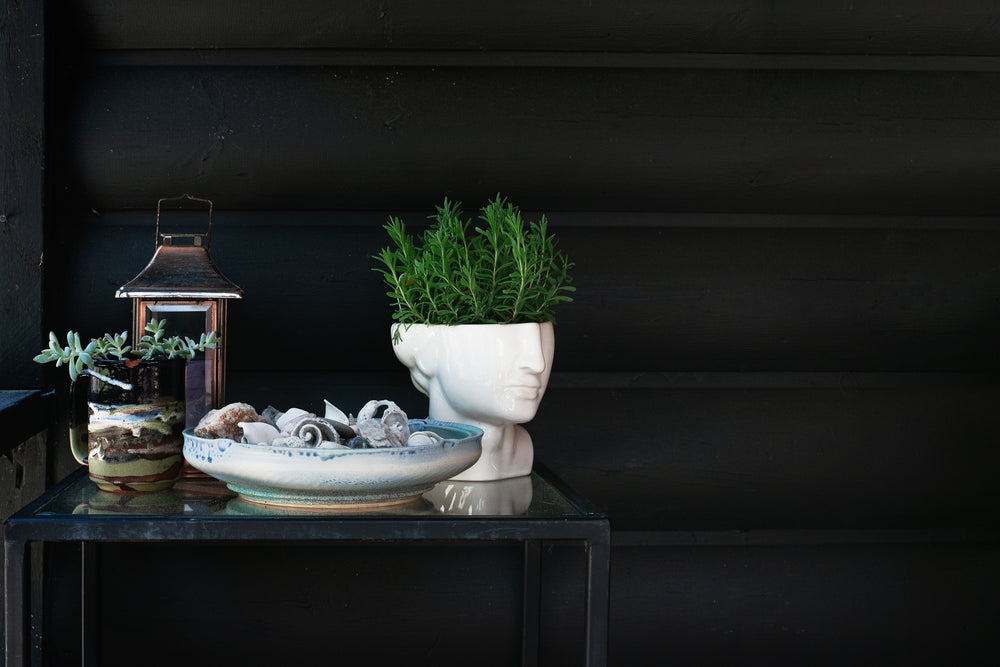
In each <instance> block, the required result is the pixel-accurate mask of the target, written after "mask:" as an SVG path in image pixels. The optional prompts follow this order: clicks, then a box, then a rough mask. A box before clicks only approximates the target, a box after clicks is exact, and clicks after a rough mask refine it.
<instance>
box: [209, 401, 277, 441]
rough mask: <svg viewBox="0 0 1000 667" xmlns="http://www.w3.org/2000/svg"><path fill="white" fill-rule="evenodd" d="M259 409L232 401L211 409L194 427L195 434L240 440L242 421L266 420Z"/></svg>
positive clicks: (241, 436)
mask: <svg viewBox="0 0 1000 667" xmlns="http://www.w3.org/2000/svg"><path fill="white" fill-rule="evenodd" d="M266 421H267V420H266V419H264V418H263V417H261V416H260V415H259V414H257V410H255V409H254V407H253V406H252V405H249V404H247V403H230V404H229V405H227V406H225V407H222V408H218V409H217V410H210V411H209V412H208V414H206V415H205V416H204V417H202V418H201V421H199V422H198V425H197V426H195V427H194V434H195V435H197V436H198V437H201V438H229V439H230V440H235V441H236V442H239V441H240V440H241V439H242V438H243V428H242V427H241V426H240V422H266Z"/></svg>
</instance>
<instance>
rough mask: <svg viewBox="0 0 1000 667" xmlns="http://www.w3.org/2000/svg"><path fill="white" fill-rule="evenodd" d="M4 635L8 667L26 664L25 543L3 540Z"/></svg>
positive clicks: (18, 666)
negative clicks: (4, 556)
mask: <svg viewBox="0 0 1000 667" xmlns="http://www.w3.org/2000/svg"><path fill="white" fill-rule="evenodd" d="M3 546H4V552H5V553H6V561H5V564H4V588H3V590H4V595H3V599H4V619H5V623H6V632H5V633H4V637H5V639H6V641H5V644H6V646H5V653H6V657H7V661H6V665H7V667H20V665H23V664H25V652H24V651H25V638H26V637H25V634H26V630H27V628H25V624H24V615H25V596H24V591H25V583H26V572H25V569H24V561H25V555H26V551H27V544H26V543H25V542H23V541H21V540H14V539H9V538H5V539H4V544H3Z"/></svg>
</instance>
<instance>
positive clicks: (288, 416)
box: [274, 408, 316, 433]
mask: <svg viewBox="0 0 1000 667" xmlns="http://www.w3.org/2000/svg"><path fill="white" fill-rule="evenodd" d="M315 416H316V415H315V414H314V413H312V412H307V411H305V410H303V409H302V408H289V409H288V412H285V413H283V414H282V415H281V416H280V417H278V418H277V419H276V420H275V422H274V425H275V426H277V427H278V430H279V431H281V432H282V433H291V432H292V428H294V422H295V421H296V420H298V419H302V418H303V417H315Z"/></svg>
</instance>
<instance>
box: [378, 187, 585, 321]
mask: <svg viewBox="0 0 1000 667" xmlns="http://www.w3.org/2000/svg"><path fill="white" fill-rule="evenodd" d="M430 220H431V224H430V226H429V227H428V228H427V229H426V230H425V231H424V233H423V235H422V236H421V237H419V238H415V237H413V236H411V235H410V234H409V233H408V232H407V230H406V226H405V225H404V223H403V221H402V220H400V219H399V218H396V217H390V219H389V222H388V223H387V224H386V225H385V226H384V229H385V230H386V231H387V232H388V234H389V238H390V239H391V240H392V241H393V242H394V245H395V248H385V249H383V250H382V251H381V253H379V254H378V255H376V256H375V259H377V260H379V261H380V262H381V264H382V265H383V266H379V267H377V268H376V269H375V270H376V271H378V272H379V273H381V274H382V275H383V278H384V279H385V283H386V285H387V286H388V287H389V289H390V291H389V292H387V296H389V297H390V298H392V299H393V302H394V304H395V306H396V309H395V311H394V312H393V315H392V317H393V319H394V320H396V321H398V322H401V323H403V324H412V323H423V324H513V323H519V322H549V321H554V319H555V307H556V305H558V304H559V303H561V302H565V301H572V299H571V298H570V297H569V296H568V295H567V293H568V292H573V291H574V288H573V287H572V286H571V285H570V282H571V277H570V269H572V268H573V263H572V262H570V261H569V259H568V258H567V257H566V255H565V254H564V253H562V252H561V251H560V250H558V249H557V248H556V238H555V236H554V235H551V234H549V233H548V227H547V225H548V223H547V221H546V219H545V216H544V215H543V216H542V217H541V220H540V221H538V222H525V221H524V220H523V219H522V216H521V211H520V209H519V208H518V207H517V206H515V205H513V204H511V203H509V202H508V201H507V200H506V199H503V198H501V197H500V195H497V196H496V198H495V199H493V200H492V201H490V202H488V203H487V204H486V205H485V206H483V207H482V208H481V209H480V216H479V220H480V221H481V222H482V223H483V224H482V225H481V226H473V225H472V222H471V221H470V220H468V219H463V216H462V209H461V203H460V202H450V201H449V200H448V199H447V198H445V200H444V204H443V205H442V206H439V207H437V211H436V213H435V214H433V215H431V216H430Z"/></svg>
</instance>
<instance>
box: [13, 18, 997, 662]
mask: <svg viewBox="0 0 1000 667" xmlns="http://www.w3.org/2000/svg"><path fill="white" fill-rule="evenodd" d="M862 4H864V5H865V6H856V5H862ZM47 10H48V11H47V16H46V19H45V25H44V33H45V40H46V42H45V43H46V54H47V58H48V60H47V78H46V94H47V97H46V116H45V124H44V130H45V143H44V146H45V191H44V192H45V195H44V201H45V215H44V223H43V224H42V225H41V227H42V231H44V257H45V261H44V295H43V297H42V301H41V303H40V304H39V309H40V311H41V312H43V313H44V317H42V320H43V322H42V326H41V330H42V331H47V330H48V329H56V330H57V331H64V330H65V329H67V328H75V329H79V330H81V331H83V332H84V333H85V334H87V335H95V334H99V333H102V332H103V331H105V330H108V329H118V330H122V329H125V328H127V327H128V322H129V308H130V307H129V304H128V303H125V302H122V301H116V300H115V299H114V298H113V295H114V291H115V289H116V288H117V287H118V286H119V285H121V284H123V283H124V282H126V281H127V280H129V279H130V278H131V277H132V276H134V275H135V274H136V273H137V272H138V271H139V270H140V269H141V268H142V267H143V266H144V265H145V263H146V261H148V259H149V257H150V256H151V254H152V251H153V227H152V225H153V218H154V210H155V204H156V201H157V199H159V198H160V197H164V196H175V195H179V194H182V193H190V194H193V195H197V196H202V197H208V198H210V199H212V200H213V201H214V202H215V206H216V216H215V229H214V236H213V248H212V255H213V257H214V259H215V261H216V263H217V264H218V265H219V267H220V268H221V269H222V271H223V272H224V273H225V274H226V275H227V276H228V277H229V278H231V279H232V280H233V281H234V282H236V283H237V284H239V285H240V286H241V287H242V288H243V289H244V291H245V294H246V298H245V299H244V300H243V301H242V302H240V303H237V304H235V305H234V306H233V307H232V308H231V316H232V322H231V331H230V350H231V356H230V394H229V397H230V398H231V399H233V400H246V401H248V402H251V403H254V404H257V405H262V406H263V405H266V404H268V403H273V404H275V405H278V406H281V407H290V406H292V405H300V406H303V407H308V405H312V404H318V403H321V401H322V399H323V398H324V397H326V398H330V399H331V400H333V401H334V402H340V403H341V404H344V405H346V406H350V405H353V404H356V405H358V406H360V405H361V404H362V403H363V402H364V401H365V400H367V398H372V397H375V395H374V394H375V393H377V392H381V393H382V395H380V396H378V397H383V396H384V397H388V398H394V399H396V400H397V401H398V402H399V403H400V404H401V405H403V407H404V408H405V409H406V410H407V411H408V412H410V413H411V414H419V413H420V412H421V411H422V410H426V400H425V399H424V398H423V397H421V396H420V395H419V394H417V393H416V392H415V391H414V390H413V389H412V388H411V387H410V386H409V379H408V377H407V375H406V373H405V370H404V369H402V367H401V366H400V365H399V364H398V362H396V360H395V358H394V356H393V355H392V351H391V347H390V344H389V337H388V327H389V323H390V318H389V307H388V303H387V302H386V299H385V298H384V297H383V289H382V287H381V285H380V283H379V278H378V276H377V274H375V273H374V272H373V271H372V270H371V269H372V267H373V266H374V264H373V263H372V261H371V259H370V257H371V255H372V254H373V253H375V252H377V251H378V249H379V248H380V247H381V246H382V245H384V244H385V243H386V238H385V236H384V233H383V231H382V230H381V225H382V224H383V223H384V222H385V220H386V218H387V217H388V215H390V214H393V215H402V216H404V217H406V219H407V220H408V221H409V222H410V223H411V224H413V225H419V224H420V222H421V221H422V220H423V219H424V217H425V216H426V215H427V214H428V213H429V212H430V211H431V210H432V209H433V207H434V205H436V204H438V203H440V201H441V199H442V198H443V197H444V196H448V197H449V198H452V199H458V200H461V201H463V202H465V203H466V204H467V206H468V207H469V208H474V207H476V206H478V205H479V204H481V203H482V202H483V201H485V199H486V198H488V197H491V196H492V195H494V194H495V193H497V192H501V193H503V194H505V195H507V196H509V197H510V198H511V199H512V200H513V201H515V202H517V203H519V204H520V205H521V206H522V207H523V208H524V209H526V210H528V211H531V212H536V213H545V214H546V215H547V217H548V218H549V220H550V224H551V227H552V229H553V230H554V231H555V232H556V233H558V234H559V236H560V244H561V246H562V247H563V248H564V249H565V250H566V251H567V252H568V253H569V254H570V255H571V257H572V259H573V260H574V261H575V262H576V267H577V268H576V272H575V285H576V287H577V290H578V291H577V293H576V299H575V301H574V303H572V304H569V305H567V306H566V307H564V308H563V309H562V311H560V313H559V319H558V323H557V346H556V349H557V354H556V367H555V372H554V374H553V378H552V384H551V388H550V390H549V392H548V394H547V395H546V398H545V400H544V402H543V404H542V408H541V410H540V412H539V415H538V417H537V418H536V420H535V421H534V422H533V423H532V425H531V426H530V430H531V431H532V433H533V434H534V436H535V439H536V455H537V456H538V457H539V458H540V459H541V460H544V461H545V462H546V463H547V464H548V465H549V466H550V467H552V468H553V469H554V470H555V471H556V472H557V473H559V474H560V475H561V476H563V477H564V478H565V479H566V480H567V481H568V482H569V483H571V484H572V485H573V486H575V487H576V488H578V489H579V490H580V491H581V492H582V493H583V494H584V495H586V496H588V497H589V498H590V499H591V500H593V501H594V502H595V503H596V504H597V505H599V506H600V507H602V508H603V509H605V510H606V511H607V512H608V513H609V515H610V517H611V521H612V527H613V531H614V540H615V548H614V550H613V556H612V596H611V599H612V609H611V628H610V641H611V645H610V650H609V656H610V662H611V663H612V664H616V665H637V664H664V663H665V662H667V661H669V662H672V663H674V664H745V663H749V664H769V665H774V664H788V665H793V664H794V665H797V664H843V663H845V662H848V663H852V664H886V663H890V662H895V661H902V660H906V661H907V662H910V663H915V662H917V663H919V662H924V661H926V662H929V663H937V664H972V663H971V656H973V655H976V654H977V653H978V652H980V650H984V649H986V648H988V647H989V646H990V645H991V644H990V642H991V639H990V636H991V632H992V631H993V630H994V629H995V627H996V625H997V620H998V618H1000V614H998V609H997V604H996V602H995V600H996V599H997V597H998V596H997V593H998V592H1000V590H998V589H1000V579H998V577H997V575H996V573H995V571H996V568H995V567H994V565H995V563H996V560H997V555H998V553H997V552H998V546H997V545H998V540H997V536H998V531H997V528H998V526H997V519H996V516H997V511H998V509H1000V492H998V490H997V485H996V483H995V474H994V471H995V470H996V469H997V466H998V463H1000V454H998V453H997V448H996V430H997V429H996V419H995V417H994V415H995V412H996V410H995V406H996V405H997V402H998V400H1000V384H998V382H997V372H998V371H1000V357H998V355H997V352H996V345H995V341H996V340H997V338H998V334H1000V227H998V223H997V214H998V212H1000V210H998V209H1000V202H998V198H997V194H996V193H997V187H996V183H997V182H998V180H1000V27H998V26H1000V20H998V19H1000V7H996V6H994V5H992V4H991V3H982V2H975V1H972V0H959V1H951V2H916V1H907V0H900V1H899V2H893V3H877V6H876V3H845V2H813V3H795V2H751V1H744V0H733V1H723V0H712V1H708V2H705V1H700V2H694V1H682V2H671V3H663V2H639V1H629V2H610V1H599V2H592V3H575V2H562V1H560V2H548V3H534V2H510V1H507V2H492V1H490V2H479V3H473V4H469V3H461V2H451V1H446V0H436V1H433V2H421V3H389V2H381V3H374V2H359V1H353V2H352V1H348V0H343V1H336V2H329V1H319V0H295V1H293V2H281V3H278V2H267V1H265V0H247V1H244V2H238V3H237V2H207V3H182V2H159V3H146V2H138V1H136V0H116V1H113V2H107V1H102V2H91V1H81V2H75V3H49V6H48V7H47ZM172 219H173V220H174V221H176V222H177V224H178V225H187V226H188V228H189V229H190V228H191V227H197V225H198V224H199V223H200V221H201V218H200V217H199V216H197V215H185V214H183V213H179V214H176V215H175V217H173V218H172ZM35 231H38V230H37V229H36V230H35ZM5 271H6V270H5ZM3 275H4V278H5V280H7V279H8V277H9V276H10V275H11V274H10V272H9V271H7V272H5V273H4V274H3ZM33 284H34V285H35V286H36V287H38V288H39V289H40V285H39V282H38V280H37V279H36V280H35V282H34V283H33ZM28 326H29V329H30V326H31V321H30V320H29V321H28ZM35 326H36V327H37V323H36V324H35ZM38 335H39V340H38V343H39V347H40V344H41V342H42V340H43V337H42V332H41V331H40V332H39V334H38ZM26 336H27V334H21V335H19V337H18V342H19V345H20V346H21V347H28V348H29V349H32V350H33V349H34V348H33V347H32V344H27V343H25V340H24V339H25V337H26ZM4 363H5V369H4V370H5V371H6V367H7V366H10V367H11V368H16V369H17V370H18V371H19V372H21V373H22V375H23V374H24V373H30V371H31V370H32V369H31V368H28V369H27V370H25V368H24V364H20V363H19V362H18V361H16V360H8V359H5V360H4ZM59 370H60V371H61V369H59ZM6 377H8V376H4V379H5V378H6ZM61 380H62V375H61V373H51V374H50V373H49V372H48V370H47V371H46V374H45V377H44V383H45V384H46V385H55V384H57V383H58V382H59V381H61ZM57 454H59V453H57ZM61 455H62V456H63V463H62V464H61V465H62V468H61V469H60V470H61V471H62V472H65V471H67V470H68V469H69V467H68V466H69V465H70V464H69V463H68V462H67V461H66V460H65V459H66V458H67V456H66V455H65V453H62V454H61ZM192 558H195V560H196V561H197V557H196V556H194V555H193V556H192ZM220 609H223V610H225V611H229V612H232V611H233V609H231V608H230V607H227V606H226V605H225V604H222V605H221V607H220Z"/></svg>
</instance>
